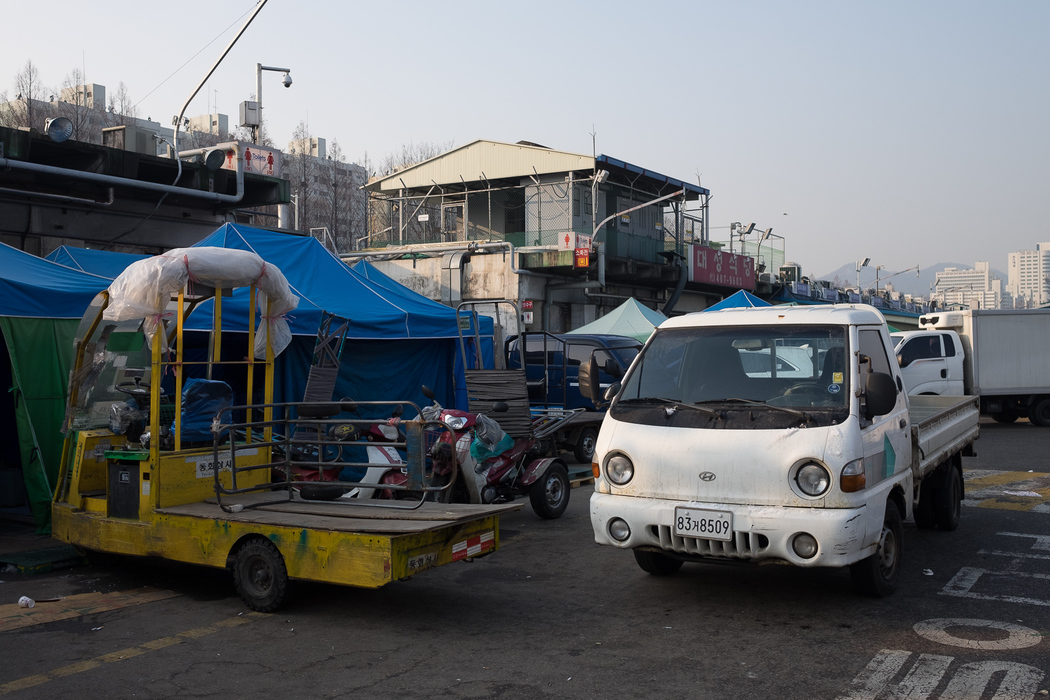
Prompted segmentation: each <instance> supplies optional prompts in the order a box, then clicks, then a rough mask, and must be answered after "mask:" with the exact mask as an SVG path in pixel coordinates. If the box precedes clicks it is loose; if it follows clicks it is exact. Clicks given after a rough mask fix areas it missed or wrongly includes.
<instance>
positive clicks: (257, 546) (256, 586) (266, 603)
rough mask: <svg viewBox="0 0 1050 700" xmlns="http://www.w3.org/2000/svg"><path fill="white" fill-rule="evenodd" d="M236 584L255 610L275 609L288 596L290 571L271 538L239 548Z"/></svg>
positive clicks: (235, 570) (239, 591) (242, 597)
mask: <svg viewBox="0 0 1050 700" xmlns="http://www.w3.org/2000/svg"><path fill="white" fill-rule="evenodd" d="M233 583H234V585H235V586H236V587H237V592H238V593H239V594H240V596H241V600H243V601H244V604H245V605H247V606H248V607H249V608H251V609H252V610H257V611H259V612H273V611H274V610H277V609H278V608H280V607H281V606H282V605H284V603H285V601H286V600H287V598H288V587H289V582H288V570H287V569H286V568H285V566H284V557H282V556H281V553H280V552H279V551H278V550H277V547H276V545H274V543H273V542H271V541H270V540H267V539H262V538H256V539H252V540H249V541H247V542H245V543H244V545H243V546H242V547H241V548H240V549H239V550H237V554H236V555H235V556H234V562H233Z"/></svg>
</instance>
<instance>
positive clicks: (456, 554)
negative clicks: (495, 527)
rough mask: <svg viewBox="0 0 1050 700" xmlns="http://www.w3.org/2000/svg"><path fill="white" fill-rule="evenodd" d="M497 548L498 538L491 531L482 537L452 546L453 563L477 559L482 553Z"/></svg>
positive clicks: (484, 533) (476, 536) (482, 534)
mask: <svg viewBox="0 0 1050 700" xmlns="http://www.w3.org/2000/svg"><path fill="white" fill-rule="evenodd" d="M495 546H496V536H495V534H494V533H493V532H492V530H489V531H488V532H483V533H481V534H480V535H475V536H474V537H471V538H470V539H468V540H463V541H462V542H457V543H456V544H454V545H452V561H459V560H460V559H466V558H467V557H476V556H478V555H479V554H481V553H482V552H487V551H489V550H490V549H492V548H493V547H495Z"/></svg>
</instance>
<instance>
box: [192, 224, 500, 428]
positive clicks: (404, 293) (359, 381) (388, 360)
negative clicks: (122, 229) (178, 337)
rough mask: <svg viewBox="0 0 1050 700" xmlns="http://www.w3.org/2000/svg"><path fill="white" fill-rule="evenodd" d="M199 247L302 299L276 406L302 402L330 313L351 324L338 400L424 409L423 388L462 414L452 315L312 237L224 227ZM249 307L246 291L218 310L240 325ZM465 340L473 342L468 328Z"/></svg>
mask: <svg viewBox="0 0 1050 700" xmlns="http://www.w3.org/2000/svg"><path fill="white" fill-rule="evenodd" d="M197 246H215V247H221V248H235V249H239V250H250V251H253V252H255V253H257V254H258V255H259V256H260V257H261V258H262V259H263V260H266V261H268V262H272V263H274V264H275V265H277V266H278V267H279V268H280V269H281V271H282V272H283V273H284V275H285V277H287V278H288V283H289V284H290V286H291V288H292V293H293V294H295V295H296V296H298V297H299V298H300V301H299V307H298V308H297V309H296V310H295V311H293V312H292V313H291V314H289V323H290V326H291V330H292V333H293V336H295V338H294V339H293V342H292V345H291V346H289V348H288V350H286V351H285V352H284V353H283V354H282V358H283V361H282V362H281V364H280V366H279V368H278V369H279V372H280V380H281V381H280V383H279V386H278V387H277V390H278V393H277V394H276V396H277V400H279V401H298V400H301V399H302V391H303V387H305V385H306V375H307V371H308V369H309V365H310V361H311V357H312V354H313V345H314V338H315V337H316V334H317V328H318V325H319V324H320V321H321V314H322V312H323V311H327V312H329V313H332V314H336V315H338V316H341V317H343V318H347V319H349V320H350V324H349V331H348V333H347V346H346V349H345V350H344V353H343V362H342V365H341V368H340V372H339V379H338V381H337V383H336V390H335V396H336V397H343V396H346V397H351V398H353V399H356V400H358V401H370V400H371V401H389V400H409V401H414V402H415V403H417V404H419V405H421V406H422V405H425V404H426V403H429V402H428V401H427V400H426V398H425V397H424V396H423V394H422V392H421V390H420V389H421V387H422V386H423V385H424V384H425V385H427V386H429V387H430V388H432V389H433V390H434V392H435V394H436V395H437V398H438V401H440V402H441V403H442V404H443V405H446V406H461V407H463V408H466V391H465V383H464V382H463V381H462V371H461V370H460V371H459V372H458V377H459V379H458V381H457V380H456V379H455V377H456V375H457V372H456V371H455V368H456V366H457V360H456V356H457V354H458V339H459V333H458V330H457V325H458V324H457V320H456V311H455V310H454V309H451V308H449V307H447V306H444V305H442V304H439V303H438V302H435V301H431V300H430V299H427V298H426V297H424V296H422V295H419V294H416V293H415V292H412V291H411V290H409V289H407V288H405V287H404V286H403V285H399V284H398V283H396V282H394V281H393V280H391V279H390V278H389V277H386V276H385V275H382V273H380V272H379V271H378V270H375V269H374V268H373V269H367V268H365V274H362V273H361V272H360V271H357V270H355V269H352V268H350V267H349V266H347V265H346V264H344V263H343V262H342V261H341V260H339V258H337V257H336V256H334V255H333V254H332V253H330V252H329V251H328V250H326V249H325V248H324V247H323V246H322V245H321V244H320V243H319V242H318V241H316V240H315V239H313V238H305V237H298V236H289V235H288V234H285V233H275V232H272V231H264V230H261V229H256V228H251V227H248V226H240V225H236V224H225V225H224V226H222V227H221V228H219V229H218V230H217V231H215V232H214V233H213V234H211V235H210V236H208V237H207V238H205V239H204V240H202V241H200V242H199V243H197ZM247 303H248V295H247V292H246V291H243V292H239V293H235V294H234V296H233V297H232V299H230V300H224V301H223V307H224V309H233V312H232V313H231V314H230V316H229V319H230V320H233V319H238V320H239V319H244V318H247V314H246V313H243V311H244V310H246V308H247ZM231 305H232V306H231ZM238 309H240V312H239V311H238ZM201 310H202V311H206V309H205V308H202V309H201ZM224 315H225V314H224ZM486 320H487V324H486V323H485V321H486ZM209 326H210V314H209V313H204V314H200V317H199V318H197V319H196V320H193V319H192V317H191V321H190V323H189V324H188V327H190V328H193V329H199V330H207V329H208V328H209ZM486 326H487V327H486ZM230 328H231V330H235V331H238V330H239V331H246V330H247V329H246V328H238V327H237V326H231V327H230ZM464 335H466V336H468V337H472V336H473V335H474V331H473V326H471V327H470V328H469V329H468V330H465V331H464ZM481 335H482V336H483V337H484V336H486V335H487V336H488V337H489V338H491V335H492V325H491V319H484V320H482V327H481ZM489 342H491V340H490V341H489ZM472 345H473V344H471V346H472Z"/></svg>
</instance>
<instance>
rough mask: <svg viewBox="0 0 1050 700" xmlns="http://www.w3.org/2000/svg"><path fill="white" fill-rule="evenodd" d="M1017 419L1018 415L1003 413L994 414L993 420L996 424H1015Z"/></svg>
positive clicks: (1008, 412)
mask: <svg viewBox="0 0 1050 700" xmlns="http://www.w3.org/2000/svg"><path fill="white" fill-rule="evenodd" d="M1017 418H1018V416H1017V414H1016V413H1014V412H1013V411H1002V412H1001V413H993V414H992V420H994V421H995V422H996V423H1013V422H1014V421H1016V420H1017Z"/></svg>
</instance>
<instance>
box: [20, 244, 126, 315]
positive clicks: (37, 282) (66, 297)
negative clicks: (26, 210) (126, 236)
mask: <svg viewBox="0 0 1050 700" xmlns="http://www.w3.org/2000/svg"><path fill="white" fill-rule="evenodd" d="M109 283H110V280H109V279H107V278H105V277H101V276H99V275H92V274H89V273H86V272H80V271H78V270H72V269H70V268H68V267H65V266H63V265H59V264H57V263H53V262H51V261H50V260H43V259H41V258H38V257H36V256H35V255H31V254H29V253H25V252H23V251H21V250H18V249H17V248H12V247H11V246H9V245H4V244H2V243H0V316H8V317H12V318H75V319H79V318H80V317H81V316H83V315H84V310H85V309H87V307H88V304H90V303H91V300H92V299H94V298H95V295H96V294H98V293H99V292H101V291H102V290H103V289H106V288H107V287H109Z"/></svg>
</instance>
